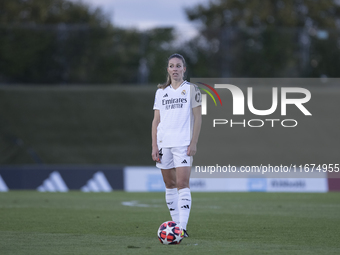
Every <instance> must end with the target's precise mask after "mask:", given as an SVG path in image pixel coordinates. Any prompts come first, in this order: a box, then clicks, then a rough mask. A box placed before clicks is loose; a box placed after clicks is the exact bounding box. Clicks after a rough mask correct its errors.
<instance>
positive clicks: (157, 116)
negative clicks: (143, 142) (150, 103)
mask: <svg viewBox="0 0 340 255" xmlns="http://www.w3.org/2000/svg"><path fill="white" fill-rule="evenodd" d="M160 122H161V117H160V114H159V110H154V116H153V121H152V127H151V138H152V152H151V156H152V160H153V161H156V162H160V158H159V153H158V145H157V127H158V124H159V123H160Z"/></svg>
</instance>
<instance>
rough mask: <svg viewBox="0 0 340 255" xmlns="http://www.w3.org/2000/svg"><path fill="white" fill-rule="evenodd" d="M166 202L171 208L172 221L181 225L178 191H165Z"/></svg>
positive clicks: (175, 189)
mask: <svg viewBox="0 0 340 255" xmlns="http://www.w3.org/2000/svg"><path fill="white" fill-rule="evenodd" d="M165 201H166V204H167V206H168V208H169V211H170V215H171V218H172V221H174V222H176V223H179V210H178V191H177V188H174V189H165Z"/></svg>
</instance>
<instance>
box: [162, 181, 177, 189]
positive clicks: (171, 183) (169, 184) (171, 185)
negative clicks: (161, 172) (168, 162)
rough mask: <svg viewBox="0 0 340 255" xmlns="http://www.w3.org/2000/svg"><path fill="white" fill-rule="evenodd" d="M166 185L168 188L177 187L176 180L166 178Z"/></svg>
mask: <svg viewBox="0 0 340 255" xmlns="http://www.w3.org/2000/svg"><path fill="white" fill-rule="evenodd" d="M164 183H165V187H166V188H167V189H174V188H177V186H176V181H175V180H164Z"/></svg>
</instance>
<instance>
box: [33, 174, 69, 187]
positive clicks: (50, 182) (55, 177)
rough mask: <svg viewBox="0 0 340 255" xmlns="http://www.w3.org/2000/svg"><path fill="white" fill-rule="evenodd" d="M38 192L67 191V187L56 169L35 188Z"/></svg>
mask: <svg viewBox="0 0 340 255" xmlns="http://www.w3.org/2000/svg"><path fill="white" fill-rule="evenodd" d="M37 190H38V191H40V192H67V191H68V188H67V186H66V184H65V182H64V180H63V178H62V177H61V175H60V173H59V172H58V171H54V172H52V173H51V174H50V176H49V177H48V178H47V179H46V180H45V181H44V182H43V183H42V185H40V186H39V187H38V188H37Z"/></svg>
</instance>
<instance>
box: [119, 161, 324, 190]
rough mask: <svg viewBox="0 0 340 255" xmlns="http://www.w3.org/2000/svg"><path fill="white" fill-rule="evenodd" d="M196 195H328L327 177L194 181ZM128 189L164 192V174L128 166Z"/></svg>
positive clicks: (154, 169)
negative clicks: (262, 193)
mask: <svg viewBox="0 0 340 255" xmlns="http://www.w3.org/2000/svg"><path fill="white" fill-rule="evenodd" d="M190 188H191V190H192V191H194V192H226V191H227V192H252V191H255V192H328V181H327V175H326V174H325V175H324V178H250V177H249V178H191V179H190ZM124 189H125V191H128V192H152V191H164V190H165V186H164V182H163V178H162V174H161V171H160V170H159V169H158V168H156V167H125V168H124Z"/></svg>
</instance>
